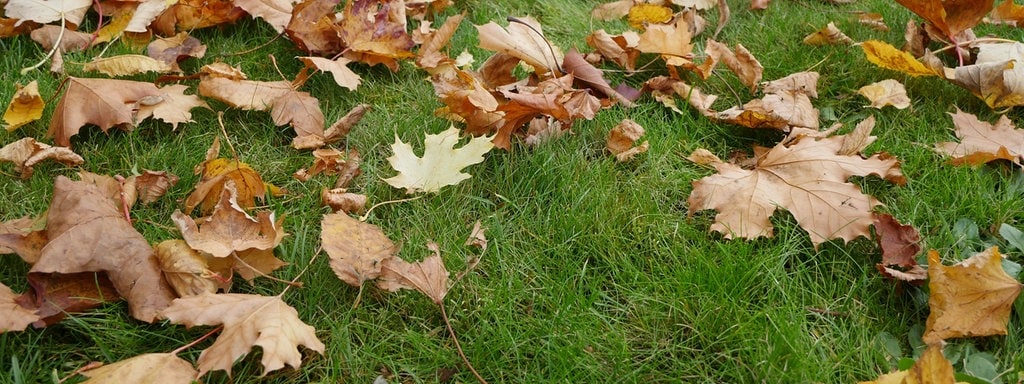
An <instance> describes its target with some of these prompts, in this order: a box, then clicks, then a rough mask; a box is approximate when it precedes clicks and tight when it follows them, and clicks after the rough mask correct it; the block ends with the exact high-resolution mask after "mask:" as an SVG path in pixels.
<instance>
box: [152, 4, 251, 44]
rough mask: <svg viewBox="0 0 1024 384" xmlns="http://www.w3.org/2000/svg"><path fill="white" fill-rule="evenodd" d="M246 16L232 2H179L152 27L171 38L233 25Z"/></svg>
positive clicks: (161, 15)
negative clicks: (213, 27) (207, 28)
mask: <svg viewBox="0 0 1024 384" xmlns="http://www.w3.org/2000/svg"><path fill="white" fill-rule="evenodd" d="M245 15H247V13H246V12H245V11H243V10H242V9H241V8H239V7H236V6H235V4H234V2H233V1H230V0H178V3H177V4H175V5H173V6H171V7H170V8H168V9H167V10H166V11H164V12H163V13H161V14H160V16H157V18H156V20H154V21H153V23H152V24H151V26H152V28H153V30H154V31H157V32H159V33H160V34H161V35H164V36H170V35H173V34H175V33H176V32H178V31H191V30H194V29H199V28H206V27H212V26H214V25H221V24H226V23H233V22H235V20H238V19H239V18H241V17H242V16H245Z"/></svg>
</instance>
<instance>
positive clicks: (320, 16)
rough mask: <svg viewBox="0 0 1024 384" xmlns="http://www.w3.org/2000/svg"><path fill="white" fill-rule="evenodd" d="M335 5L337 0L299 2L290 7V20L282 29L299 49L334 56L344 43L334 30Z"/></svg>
mask: <svg viewBox="0 0 1024 384" xmlns="http://www.w3.org/2000/svg"><path fill="white" fill-rule="evenodd" d="M337 6H338V0H315V1H302V2H299V3H298V4H296V5H295V8H294V9H292V13H291V20H290V21H288V24H287V26H286V27H285V29H284V31H285V33H287V34H288V38H289V39H291V40H292V41H293V42H295V45H296V46H297V47H298V48H299V49H300V50H302V51H305V52H309V53H312V54H317V55H321V56H334V55H336V54H337V53H339V52H341V50H342V46H343V45H344V42H343V41H342V40H341V36H339V35H338V33H337V32H336V31H335V30H334V9H335V7H337ZM324 60H328V59H324Z"/></svg>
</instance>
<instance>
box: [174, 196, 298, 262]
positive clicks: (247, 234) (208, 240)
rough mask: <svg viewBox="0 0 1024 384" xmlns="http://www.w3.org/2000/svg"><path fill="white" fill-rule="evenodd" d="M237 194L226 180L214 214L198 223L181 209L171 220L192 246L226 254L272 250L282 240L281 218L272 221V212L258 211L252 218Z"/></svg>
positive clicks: (199, 249)
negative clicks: (251, 250) (240, 203)
mask: <svg viewBox="0 0 1024 384" xmlns="http://www.w3.org/2000/svg"><path fill="white" fill-rule="evenodd" d="M237 195H238V192H237V191H236V189H235V185H234V182H230V181H229V182H228V183H226V184H225V185H224V190H223V192H221V194H220V202H219V203H218V204H217V206H216V207H214V208H213V213H212V214H210V216H208V217H205V218H202V219H199V222H198V223H196V221H195V220H193V219H192V218H191V217H189V216H188V215H186V214H184V213H181V211H175V212H174V214H173V215H172V216H171V219H172V220H173V221H174V224H175V225H176V226H177V227H178V230H179V231H181V235H182V237H184V238H185V241H186V242H188V245H189V246H190V247H192V249H195V250H197V251H203V252H206V253H209V254H211V255H213V256H214V257H228V256H231V254H232V253H235V252H241V251H245V250H248V249H259V250H269V249H273V248H274V247H276V246H277V245H278V244H280V243H281V240H282V239H284V236H285V232H284V229H283V228H281V224H282V223H283V222H284V218H281V219H277V220H276V221H275V219H274V212H271V211H260V212H258V213H257V214H256V217H255V218H254V217H252V216H249V214H248V213H245V211H244V210H243V209H242V207H240V206H239V205H238V202H237Z"/></svg>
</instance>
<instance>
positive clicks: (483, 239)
mask: <svg viewBox="0 0 1024 384" xmlns="http://www.w3.org/2000/svg"><path fill="white" fill-rule="evenodd" d="M486 230H487V228H484V227H483V224H482V223H481V222H480V220H477V221H476V222H475V223H473V229H471V230H470V231H469V238H467V239H466V243H465V244H464V245H465V246H467V247H469V246H474V247H477V248H480V251H481V252H483V251H486V250H487V236H485V235H484V231H486Z"/></svg>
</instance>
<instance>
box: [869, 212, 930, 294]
mask: <svg viewBox="0 0 1024 384" xmlns="http://www.w3.org/2000/svg"><path fill="white" fill-rule="evenodd" d="M874 226H875V235H876V236H875V241H877V242H878V246H879V248H881V249H882V262H881V263H878V264H877V265H876V267H877V268H878V271H879V272H881V273H882V274H883V275H885V276H886V277H889V278H894V279H897V280H904V281H909V282H920V281H924V279H926V278H928V272H927V271H925V270H924V269H923V268H921V267H920V266H919V265H917V260H916V259H915V257H916V256H917V254H918V253H920V252H921V234H920V233H919V232H918V231H917V228H914V227H913V226H911V225H903V224H900V222H899V221H896V218H894V217H892V215H889V214H876V215H875V223H874Z"/></svg>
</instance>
